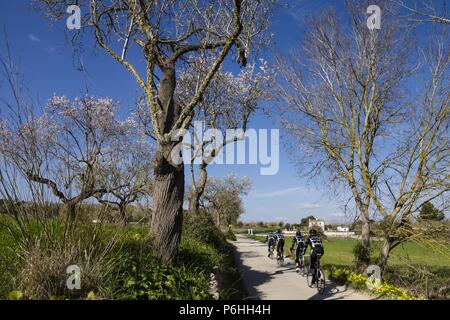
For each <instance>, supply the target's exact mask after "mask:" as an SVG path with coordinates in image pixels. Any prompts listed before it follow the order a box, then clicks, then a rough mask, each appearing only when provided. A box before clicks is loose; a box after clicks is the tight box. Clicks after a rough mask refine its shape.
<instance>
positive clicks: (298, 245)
mask: <svg viewBox="0 0 450 320" xmlns="http://www.w3.org/2000/svg"><path fill="white" fill-rule="evenodd" d="M266 242H267V245H268V250H269V257H270V255H271V252H273V250H274V249H275V246H276V249H277V259H280V258H282V257H283V250H284V243H285V240H284V236H283V234H282V232H281V230H278V231H276V232H274V233H269V234H268V235H267V236H266ZM308 246H310V247H311V254H310V264H309V268H310V271H311V273H312V284H314V283H316V281H317V279H316V272H315V270H314V266H315V265H316V261H317V260H318V259H320V258H321V257H322V256H323V254H324V249H323V244H322V239H321V238H320V237H319V235H318V234H317V230H315V229H311V230H309V236H308V237H307V238H306V239H305V238H304V237H303V235H302V233H301V232H300V231H297V232H296V233H295V237H294V238H293V239H292V245H291V248H290V250H291V252H293V250H294V247H295V265H296V271H297V272H300V268H303V267H304V266H303V259H302V257H303V256H304V255H305V253H306V250H307V248H308Z"/></svg>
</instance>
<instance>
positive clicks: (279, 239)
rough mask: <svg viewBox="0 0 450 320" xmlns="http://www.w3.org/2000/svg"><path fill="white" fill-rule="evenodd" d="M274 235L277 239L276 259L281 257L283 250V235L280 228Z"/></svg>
mask: <svg viewBox="0 0 450 320" xmlns="http://www.w3.org/2000/svg"><path fill="white" fill-rule="evenodd" d="M275 237H276V240H277V259H280V258H282V257H283V250H284V236H283V234H282V233H281V230H278V231H277V232H276V233H275Z"/></svg>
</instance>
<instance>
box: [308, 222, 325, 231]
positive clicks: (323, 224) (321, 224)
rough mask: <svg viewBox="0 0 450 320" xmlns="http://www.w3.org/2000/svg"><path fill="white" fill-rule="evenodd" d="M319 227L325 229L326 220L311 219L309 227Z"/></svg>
mask: <svg viewBox="0 0 450 320" xmlns="http://www.w3.org/2000/svg"><path fill="white" fill-rule="evenodd" d="M312 227H319V228H320V229H322V231H325V221H323V220H318V219H309V221H308V228H310V229H311V228H312Z"/></svg>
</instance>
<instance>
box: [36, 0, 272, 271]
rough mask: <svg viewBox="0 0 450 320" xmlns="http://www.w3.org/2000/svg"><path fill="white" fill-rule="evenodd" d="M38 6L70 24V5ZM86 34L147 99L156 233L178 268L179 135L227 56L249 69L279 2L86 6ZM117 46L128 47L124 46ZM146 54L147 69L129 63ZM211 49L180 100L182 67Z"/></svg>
mask: <svg viewBox="0 0 450 320" xmlns="http://www.w3.org/2000/svg"><path fill="white" fill-rule="evenodd" d="M36 3H37V4H38V5H39V6H40V7H41V8H42V9H43V10H44V11H45V12H46V13H48V14H50V15H51V16H52V17H54V18H60V19H61V18H63V17H64V15H65V12H66V9H67V6H68V5H69V4H72V3H71V1H68V0H39V1H36ZM80 5H81V12H82V13H83V18H82V21H83V22H82V25H83V31H93V32H94V33H95V37H96V42H97V44H98V45H99V46H100V47H101V48H102V49H103V50H104V51H106V52H107V53H108V54H109V55H110V56H111V57H112V58H113V59H114V60H115V61H117V62H118V63H120V64H121V65H123V66H124V67H125V68H126V69H127V70H128V71H129V72H130V73H131V75H132V76H133V77H134V78H135V79H136V81H137V83H138V85H139V86H140V87H141V89H142V90H143V93H144V94H145V97H146V101H147V107H148V109H149V112H150V116H151V123H152V126H153V136H154V137H155V139H156V141H157V150H156V155H155V157H154V159H153V160H154V161H153V163H154V177H155V186H154V189H153V190H154V191H153V201H154V215H153V219H152V225H151V233H152V236H153V237H154V244H155V250H156V251H157V254H158V256H159V257H160V258H161V259H162V260H163V261H164V262H167V263H173V262H174V261H175V258H176V256H177V252H178V245H179V241H180V236H181V226H182V212H183V209H182V203H183V198H184V168H183V165H182V164H180V165H178V164H175V163H173V161H172V159H171V157H170V155H171V151H172V149H173V148H174V147H175V146H176V144H177V142H176V141H172V140H173V139H172V137H173V136H174V134H175V133H176V132H177V131H178V130H180V129H181V130H182V129H186V128H187V127H188V126H189V124H190V123H191V121H192V117H193V115H194V114H193V110H194V108H195V105H196V104H197V103H198V102H199V101H200V100H201V98H202V96H203V94H204V92H205V90H206V88H207V87H208V85H209V83H210V81H211V79H212V78H213V76H214V74H215V73H216V72H217V70H218V69H219V67H220V65H221V64H222V63H223V61H224V60H225V58H226V56H227V55H228V54H229V53H230V52H231V51H232V50H235V51H236V53H237V62H238V63H240V64H242V65H245V63H246V61H247V57H248V55H249V52H250V48H251V47H252V45H253V44H254V43H255V42H256V43H257V42H258V39H261V37H262V36H264V31H265V30H266V27H267V23H268V21H269V13H270V9H271V6H272V1H269V0H258V1H243V0H233V1H225V0H217V1H188V0H186V1H173V0H170V1H138V0H122V1H118V0H117V1H113V0H110V1H96V0H91V1H87V0H86V1H82V2H81V3H80ZM118 43H120V44H121V47H120V48H118V45H117V44H118ZM133 50H134V51H135V52H137V51H140V52H141V54H142V57H143V58H144V61H145V67H144V68H143V69H144V70H145V71H144V75H142V74H141V73H140V70H141V69H142V68H141V67H140V66H138V65H135V64H133V62H132V61H131V59H128V58H127V56H128V55H127V53H128V52H129V51H133ZM205 51H208V52H210V53H211V54H213V55H214V62H213V64H212V65H211V67H210V69H209V70H208V72H207V74H206V76H205V77H204V78H203V79H202V81H201V82H200V83H199V88H198V90H197V93H196V94H195V95H194V96H193V97H192V98H191V99H190V100H189V101H177V100H176V99H175V96H174V95H175V89H176V84H177V69H178V68H179V66H180V65H181V64H182V62H183V59H184V58H185V57H186V56H187V55H192V54H200V53H202V52H205Z"/></svg>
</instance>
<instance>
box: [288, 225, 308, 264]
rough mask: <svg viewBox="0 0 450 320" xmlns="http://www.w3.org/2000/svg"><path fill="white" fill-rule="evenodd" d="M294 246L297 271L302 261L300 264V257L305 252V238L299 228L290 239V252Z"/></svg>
mask: <svg viewBox="0 0 450 320" xmlns="http://www.w3.org/2000/svg"><path fill="white" fill-rule="evenodd" d="M294 246H296V248H295V265H296V266H297V268H296V269H295V271H297V272H299V271H300V267H303V261H302V262H301V264H300V258H301V257H302V256H303V255H304V254H305V252H306V243H305V238H303V235H302V233H301V232H300V231H299V230H298V231H297V232H296V233H295V237H294V238H293V239H292V245H291V252H292V251H293V249H294Z"/></svg>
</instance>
